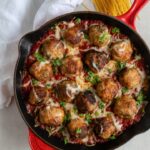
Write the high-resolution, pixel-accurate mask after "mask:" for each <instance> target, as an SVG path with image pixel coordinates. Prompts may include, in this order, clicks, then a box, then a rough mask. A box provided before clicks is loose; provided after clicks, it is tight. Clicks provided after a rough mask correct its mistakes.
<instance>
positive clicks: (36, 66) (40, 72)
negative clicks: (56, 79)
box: [29, 61, 53, 81]
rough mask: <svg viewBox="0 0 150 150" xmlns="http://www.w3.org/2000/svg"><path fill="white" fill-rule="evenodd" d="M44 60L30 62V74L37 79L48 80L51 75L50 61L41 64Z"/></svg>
mask: <svg viewBox="0 0 150 150" xmlns="http://www.w3.org/2000/svg"><path fill="white" fill-rule="evenodd" d="M42 63H44V62H38V61H36V62H35V63H33V64H32V66H31V67H30V69H29V72H30V73H31V75H33V77H34V78H36V79H37V80H39V81H48V80H50V78H51V77H52V76H53V70H52V66H51V64H50V63H46V64H42Z"/></svg>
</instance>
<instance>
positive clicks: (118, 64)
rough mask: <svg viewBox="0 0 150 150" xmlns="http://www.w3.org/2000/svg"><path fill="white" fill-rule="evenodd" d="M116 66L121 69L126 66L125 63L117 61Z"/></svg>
mask: <svg viewBox="0 0 150 150" xmlns="http://www.w3.org/2000/svg"><path fill="white" fill-rule="evenodd" d="M117 67H118V70H119V71H121V70H123V69H124V68H125V67H126V63H124V62H120V61H118V62H117Z"/></svg>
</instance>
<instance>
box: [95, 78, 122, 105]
mask: <svg viewBox="0 0 150 150" xmlns="http://www.w3.org/2000/svg"><path fill="white" fill-rule="evenodd" d="M118 90H119V86H118V82H117V81H114V80H113V79H111V78H108V79H104V80H103V81H102V82H100V83H98V85H97V88H96V91H97V94H98V96H99V97H100V98H101V99H102V101H104V102H105V103H109V102H111V101H112V100H113V98H114V97H115V96H116V94H117V92H118Z"/></svg>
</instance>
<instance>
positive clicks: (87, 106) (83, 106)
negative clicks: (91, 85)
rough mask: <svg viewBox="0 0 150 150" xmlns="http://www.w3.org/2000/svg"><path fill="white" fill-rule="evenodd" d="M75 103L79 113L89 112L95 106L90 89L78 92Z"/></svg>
mask: <svg viewBox="0 0 150 150" xmlns="http://www.w3.org/2000/svg"><path fill="white" fill-rule="evenodd" d="M75 103H76V105H77V108H78V110H79V112H80V113H86V112H89V113H91V112H93V111H94V110H95V108H96V106H97V102H96V99H95V97H94V95H93V93H92V92H91V91H85V92H81V93H79V94H78V95H77V96H76V98H75Z"/></svg>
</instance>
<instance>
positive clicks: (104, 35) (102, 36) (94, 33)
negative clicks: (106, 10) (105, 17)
mask: <svg viewBox="0 0 150 150" xmlns="http://www.w3.org/2000/svg"><path fill="white" fill-rule="evenodd" d="M89 38H90V41H91V43H92V44H94V45H96V46H98V47H105V46H107V45H108V44H109V43H110V39H111V35H110V34H109V32H108V28H107V26H104V25H103V26H101V25H93V26H91V27H90V28H89Z"/></svg>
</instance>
